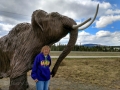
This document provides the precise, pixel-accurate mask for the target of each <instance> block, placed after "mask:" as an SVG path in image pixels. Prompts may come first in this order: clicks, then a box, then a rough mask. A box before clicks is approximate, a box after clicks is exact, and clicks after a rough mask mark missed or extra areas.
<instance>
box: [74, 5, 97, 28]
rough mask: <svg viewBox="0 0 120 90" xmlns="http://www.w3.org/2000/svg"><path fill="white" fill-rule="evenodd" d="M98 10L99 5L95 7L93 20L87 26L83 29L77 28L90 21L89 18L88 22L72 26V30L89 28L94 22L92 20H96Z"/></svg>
mask: <svg viewBox="0 0 120 90" xmlns="http://www.w3.org/2000/svg"><path fill="white" fill-rule="evenodd" d="M98 9H99V4H98V5H97V9H96V13H95V15H94V18H93V19H92V21H91V22H90V23H89V24H88V25H87V26H85V27H83V28H79V27H80V26H82V25H84V24H85V23H87V22H88V21H90V20H91V18H89V19H88V20H86V21H84V22H83V23H81V24H78V25H73V29H77V28H79V30H83V29H85V28H87V27H89V26H90V25H91V24H92V23H93V22H94V20H95V18H96V16H97V13H98Z"/></svg>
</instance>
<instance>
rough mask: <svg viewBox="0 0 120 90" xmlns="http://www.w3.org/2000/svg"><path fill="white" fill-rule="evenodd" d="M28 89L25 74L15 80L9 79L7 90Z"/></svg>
mask: <svg viewBox="0 0 120 90" xmlns="http://www.w3.org/2000/svg"><path fill="white" fill-rule="evenodd" d="M28 87H29V85H28V82H27V74H24V75H21V76H19V77H17V78H10V86H9V90H26V89H27V88H28Z"/></svg>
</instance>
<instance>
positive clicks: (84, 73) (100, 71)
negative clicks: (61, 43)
mask: <svg viewBox="0 0 120 90" xmlns="http://www.w3.org/2000/svg"><path fill="white" fill-rule="evenodd" d="M61 52H62V51H51V53H50V55H51V56H59V55H60V54H61ZM68 56H120V52H79V51H77V52H76V51H71V52H70V54H69V55H68ZM55 62H56V59H52V67H53V65H54V64H55ZM52 67H51V68H52ZM55 77H57V78H65V79H66V80H71V81H75V82H79V81H81V82H83V83H89V84H96V85H100V86H106V87H110V88H115V89H120V58H82V59H80V58H77V59H68V58H66V59H64V60H63V61H62V63H61V65H60V67H59V69H58V72H57V74H56V76H55ZM76 90H77V89H76Z"/></svg>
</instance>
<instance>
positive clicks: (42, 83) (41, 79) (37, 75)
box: [31, 45, 51, 90]
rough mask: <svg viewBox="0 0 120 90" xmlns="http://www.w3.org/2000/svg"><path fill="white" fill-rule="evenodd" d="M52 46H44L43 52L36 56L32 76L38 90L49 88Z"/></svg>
mask: <svg viewBox="0 0 120 90" xmlns="http://www.w3.org/2000/svg"><path fill="white" fill-rule="evenodd" d="M49 53H50V47H49V46H47V45H46V46H43V47H42V49H41V52H40V53H39V54H38V55H37V56H36V57H35V60H34V64H33V68H32V72H31V77H32V78H33V79H34V81H35V82H36V89H37V90H48V87H49V81H50V68H49V67H50V65H51V57H50V55H49Z"/></svg>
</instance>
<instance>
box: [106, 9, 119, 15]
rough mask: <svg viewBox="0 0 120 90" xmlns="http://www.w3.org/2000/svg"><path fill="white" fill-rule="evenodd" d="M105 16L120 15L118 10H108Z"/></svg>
mask: <svg viewBox="0 0 120 90" xmlns="http://www.w3.org/2000/svg"><path fill="white" fill-rule="evenodd" d="M105 14H109V15H113V14H120V10H119V9H116V10H112V9H108V10H107V11H106V12H105Z"/></svg>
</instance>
